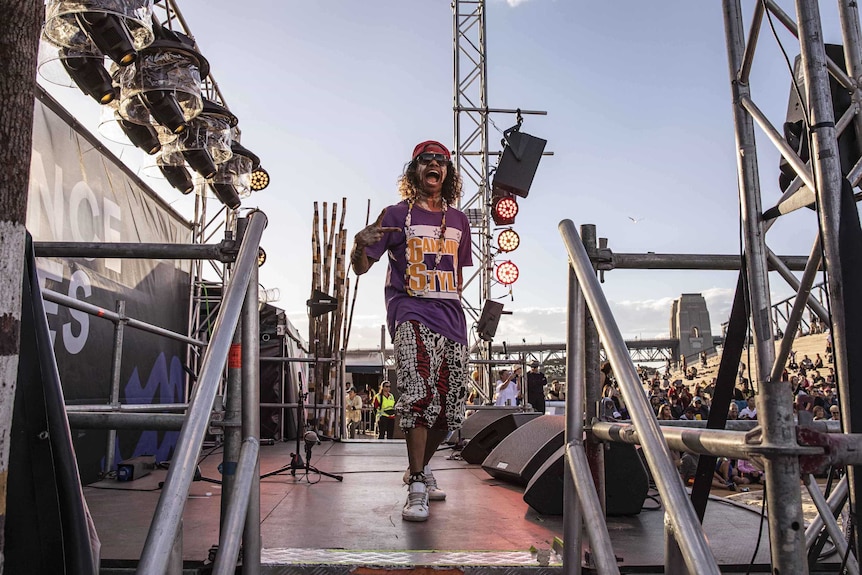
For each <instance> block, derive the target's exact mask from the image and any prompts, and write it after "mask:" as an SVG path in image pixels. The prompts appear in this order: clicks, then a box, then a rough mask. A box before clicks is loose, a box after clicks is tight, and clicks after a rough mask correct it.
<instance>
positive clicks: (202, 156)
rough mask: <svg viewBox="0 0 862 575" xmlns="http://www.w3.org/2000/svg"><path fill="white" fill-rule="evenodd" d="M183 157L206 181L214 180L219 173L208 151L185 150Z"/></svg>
mask: <svg viewBox="0 0 862 575" xmlns="http://www.w3.org/2000/svg"><path fill="white" fill-rule="evenodd" d="M183 157H184V158H185V159H186V161H187V162H188V163H189V166H191V168H192V169H193V170H194V171H196V172H197V173H199V174H200V175H201V176H203V177H204V178H205V179H209V178H212V177H213V176H214V175H215V174H216V172H217V171H218V168H217V167H216V165H215V162H214V161H213V158H212V156H210V154H209V152H207V151H206V150H185V151H184V152H183Z"/></svg>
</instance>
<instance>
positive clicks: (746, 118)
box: [722, 0, 825, 575]
mask: <svg viewBox="0 0 862 575" xmlns="http://www.w3.org/2000/svg"><path fill="white" fill-rule="evenodd" d="M722 4H723V12H724V24H725V33H726V45H727V61H728V82H729V84H730V88H731V97H732V111H733V125H734V133H735V139H736V156H737V170H738V174H739V175H738V178H739V203H740V213H741V217H742V235H743V238H744V248H745V258H746V270H745V277H746V279H747V281H748V284H747V287H748V292H749V297H748V301H749V302H750V310H751V311H750V317H751V323H752V326H753V330H752V331H753V341H754V353H755V357H756V358H757V361H756V368H757V373H756V376H755V377H756V382H757V388H758V389H759V393H758V395H757V396H756V399H757V416H758V421H759V422H760V425H761V430H762V432H761V437H762V446H761V447H762V448H763V449H764V452H763V460H762V461H763V467H764V471H765V477H766V487H767V489H766V504H767V506H768V509H769V517H768V520H769V542H770V552H771V561H772V568H773V570H774V571H775V572H776V573H781V574H782V575H793V574H802V573H807V563H806V557H805V545H804V540H803V537H802V535H803V529H802V526H803V525H804V521H803V515H802V494H801V490H800V487H799V477H800V466H799V458H798V455H797V454H794V453H793V447H795V446H796V445H797V443H796V427H795V426H794V425H793V424H792V422H793V411H792V405H791V402H790V401H789V398H788V388H789V385H788V384H787V383H783V382H780V381H772V380H771V379H770V370H771V369H772V365H773V364H774V363H775V348H774V342H773V338H772V318H771V305H770V301H769V278H768V264H767V261H766V229H765V225H764V220H763V218H762V216H763V210H762V206H761V194H760V176H759V173H758V166H757V146H756V141H755V130H754V120H753V118H752V116H751V115H750V114H749V112H751V109H749V110H748V111H746V109H745V108H744V102H745V100H746V99H747V98H749V97H750V93H751V90H750V86H748V85H746V84H741V83H740V82H738V77H739V74H738V72H739V70H740V67H741V66H742V58H743V54H744V50H745V45H744V44H745V38H744V34H743V16H742V7H741V5H740V4H741V3H740V0H724V1H723V3H722ZM824 66H825V62H824ZM824 69H825V68H824ZM813 156H814V152H812V157H813ZM791 159H792V158H791ZM801 168H802V166H800V167H799V168H798V169H797V174H799V175H800V176H801V177H802V178H803V179H804V180H805V181H806V182H807V181H809V180H810V178H806V176H805V175H803V174H804V173H805V172H804V171H800V170H801ZM805 170H807V167H806V168H805Z"/></svg>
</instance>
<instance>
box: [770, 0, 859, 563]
mask: <svg viewBox="0 0 862 575" xmlns="http://www.w3.org/2000/svg"><path fill="white" fill-rule="evenodd" d="M850 9H851V7H850V6H849V5H848V6H847V7H846V9H845V10H844V12H845V14H844V15H843V16H842V17H843V18H846V17H847V12H848V11H850ZM855 12H856V13H855V15H854V16H853V17H855V18H856V19H857V20H858V18H859V13H858V8H857V9H856V10H855ZM796 13H797V18H798V20H799V47H800V52H801V55H802V68H803V70H804V71H805V96H806V100H807V103H808V114H809V118H808V124H809V125H810V126H811V163H812V166H813V168H814V175H815V180H816V183H817V188H816V190H815V194H816V196H817V214H818V218H819V223H820V231H821V236H822V242H823V251H824V257H825V259H826V261H827V262H829V264H830V265H828V266H827V267H826V276H827V278H828V282H829V307H830V310H831V312H832V350H833V358H834V364H835V375H836V378H837V380H838V390H839V393H838V396H839V397H840V398H841V402H840V405H839V407H840V408H841V421H842V426H843V429H844V430H845V431H852V432H855V433H858V432H859V431H862V422H859V421H853V417H852V414H853V413H854V412H855V413H856V414H857V415H858V414H859V413H862V402H860V401H862V400H860V394H859V392H858V391H854V390H853V386H852V385H851V383H852V382H851V380H850V375H851V374H850V369H849V365H848V355H847V352H848V348H847V318H846V317H845V307H844V302H845V301H846V298H847V297H848V296H845V281H844V270H843V269H842V263H843V262H842V257H841V243H842V238H841V237H839V229H840V228H841V227H842V219H843V218H842V206H841V203H842V185H843V183H844V182H846V180H844V177H843V175H842V173H841V161H840V151H839V149H838V141H837V132H836V129H835V117H834V114H833V110H832V96H831V92H830V89H829V77H828V75H827V72H826V48H825V47H824V45H823V28H822V26H821V23H820V8H819V6H818V4H817V2H814V1H812V0H805V1H803V0H796ZM845 31H846V30H845ZM852 48H853V49H854V50H858V46H853V47H852ZM854 72H856V70H854ZM848 185H849V184H848ZM848 193H849V192H848ZM852 211H853V212H854V213H853V214H848V216H847V217H848V218H850V217H855V218H857V220H858V217H859V215H858V213H856V212H857V209H856V207H855V204H854V206H853V208H852ZM855 225H857V226H858V225H859V224H858V221H857V222H856V224H855ZM848 227H849V226H848ZM854 352H855V350H854ZM857 471H858V470H857V469H856V468H854V467H852V466H851V467H848V469H847V475H848V481H849V487H850V507H851V509H854V510H855V508H856V504H857V502H858V501H859V495H860V491H862V476H860V475H859V474H858V473H857ZM798 479H799V478H798V477H797V481H798ZM770 509H771V508H770ZM771 516H772V514H771V512H770V517H771ZM771 531H772V525H771V524H770V532H771ZM860 543H862V538H860V537H859V534H858V530H857V532H856V533H855V537H854V542H853V547H854V549H853V551H854V552H855V553H856V554H857V555H859V554H860V552H862V544H860Z"/></svg>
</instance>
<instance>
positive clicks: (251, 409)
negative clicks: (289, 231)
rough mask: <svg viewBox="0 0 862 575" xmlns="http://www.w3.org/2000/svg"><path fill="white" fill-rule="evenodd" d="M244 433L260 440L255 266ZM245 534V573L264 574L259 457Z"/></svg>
mask: <svg viewBox="0 0 862 575" xmlns="http://www.w3.org/2000/svg"><path fill="white" fill-rule="evenodd" d="M242 313H243V317H242V436H243V437H245V438H248V439H252V440H255V441H259V437H258V436H259V435H260V312H259V309H258V268H257V266H254V267H253V268H252V269H251V276H250V278H249V282H248V289H247V291H246V295H245V304H244V305H243V309H242ZM251 472H252V481H251V485H250V487H249V489H248V490H247V491H246V492H245V493H244V494H241V495H240V496H241V497H246V498H247V499H248V512H247V513H246V515H245V530H244V531H243V537H242V548H243V554H242V572H243V575H259V574H260V548H261V543H260V458H259V457H255V458H254V462H253V466H252V470H251Z"/></svg>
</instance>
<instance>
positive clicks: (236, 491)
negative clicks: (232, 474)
mask: <svg viewBox="0 0 862 575" xmlns="http://www.w3.org/2000/svg"><path fill="white" fill-rule="evenodd" d="M259 449H260V442H259V441H258V440H257V439H255V438H254V437H246V438H245V440H244V441H243V442H242V447H241V448H240V451H239V461H238V462H237V472H236V479H235V481H234V483H233V488H232V489H231V490H230V494H229V497H228V499H227V501H228V504H227V509H225V512H224V519H223V524H222V530H221V537H220V538H219V544H218V554H217V555H216V559H215V564H214V565H213V575H231V574H233V573H234V571H236V560H237V556H238V555H239V547H240V543H242V526H243V523H244V522H245V516H246V512H247V511H248V503H249V494H250V493H251V486H252V481H253V480H254V477H255V475H256V470H257V454H258V450H259Z"/></svg>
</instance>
